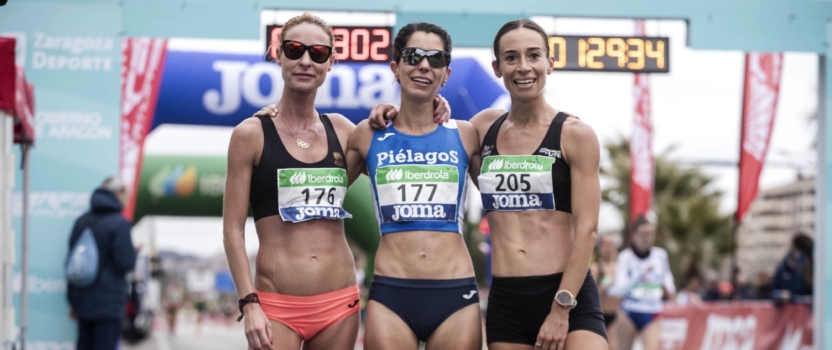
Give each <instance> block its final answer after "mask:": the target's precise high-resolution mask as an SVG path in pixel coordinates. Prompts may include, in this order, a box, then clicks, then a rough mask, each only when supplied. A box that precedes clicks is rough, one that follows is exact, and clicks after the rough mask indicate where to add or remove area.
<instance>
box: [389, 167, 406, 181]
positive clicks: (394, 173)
mask: <svg viewBox="0 0 832 350" xmlns="http://www.w3.org/2000/svg"><path fill="white" fill-rule="evenodd" d="M403 174H404V171H403V170H402V169H401V168H397V169H392V170H390V172H389V173H387V175H386V176H385V177H384V178H385V179H387V182H393V181H397V180H401V179H402V175H403Z"/></svg>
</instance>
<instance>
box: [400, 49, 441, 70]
mask: <svg viewBox="0 0 832 350" xmlns="http://www.w3.org/2000/svg"><path fill="white" fill-rule="evenodd" d="M401 52H402V61H403V62H404V63H406V64H407V65H410V66H416V65H419V63H420V62H422V59H423V58H427V59H428V63H429V64H430V66H431V67H433V68H445V67H447V66H448V64H450V63H451V54H449V53H447V52H445V51H442V50H422V49H419V48H415V47H405V48H403V49H402V51H401Z"/></svg>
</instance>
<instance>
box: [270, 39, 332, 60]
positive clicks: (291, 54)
mask: <svg viewBox="0 0 832 350" xmlns="http://www.w3.org/2000/svg"><path fill="white" fill-rule="evenodd" d="M280 49H281V50H282V51H283V54H284V55H286V58H288V59H290V60H298V59H300V58H301V57H303V53H304V52H306V51H309V59H311V60H312V62H315V63H324V62H326V61H327V60H328V59H329V56H332V46H327V45H304V44H301V43H300V42H297V41H294V40H283V42H282V43H281V44H280Z"/></svg>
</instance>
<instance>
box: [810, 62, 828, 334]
mask: <svg viewBox="0 0 832 350" xmlns="http://www.w3.org/2000/svg"><path fill="white" fill-rule="evenodd" d="M826 59H827V57H826V56H824V55H818V110H817V117H818V135H817V138H818V139H817V140H818V145H817V147H818V148H817V149H818V154H817V157H818V160H817V162H818V163H817V164H818V168H817V169H818V170H817V171H818V175H817V176H816V177H815V212H814V216H815V232H814V233H815V235H814V236H815V253H814V254H813V256H814V259H815V261H813V262H812V266H813V274H814V276H812V279H813V280H814V283H812V285H813V286H814V289H815V290H814V291H813V292H814V294H813V295H814V297H813V298H812V314H813V316H814V323H815V331H814V332H812V333H813V338H814V339H812V343H813V344H815V346H814V348H815V349H828V348H829V347H828V346H825V345H826V341H825V338H826V335H825V334H824V331H823V329H825V328H826V323H825V321H826V320H825V317H824V314H825V313H826V311H825V310H826V305H825V304H826V291H827V287H829V286H827V285H826V278H825V277H824V276H826V265H825V263H826V260H827V259H830V258H829V257H827V256H825V254H823V252H825V251H826V250H827V248H826V245H827V244H829V243H826V237H825V236H826V219H825V218H824V215H825V213H826V200H827V198H828V197H827V195H826V190H827V189H826V179H827V177H828V176H829V175H830V174H827V171H826V165H827V161H826V144H827V142H828V141H827V140H826V136H827V133H826V124H827V120H826V117H827V115H826V74H827V73H826Z"/></svg>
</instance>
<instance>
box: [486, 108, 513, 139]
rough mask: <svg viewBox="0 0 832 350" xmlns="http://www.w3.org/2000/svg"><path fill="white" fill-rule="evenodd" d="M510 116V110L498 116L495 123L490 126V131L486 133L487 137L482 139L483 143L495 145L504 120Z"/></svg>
mask: <svg viewBox="0 0 832 350" xmlns="http://www.w3.org/2000/svg"><path fill="white" fill-rule="evenodd" d="M506 118H508V112H506V113H505V114H503V115H502V116H500V117H499V118H497V120H495V121H494V123H492V124H491V126H490V127H488V132H486V133H485V137H484V138H483V139H482V145H483V146H485V145H489V146H492V147H493V146H494V145H495V144H496V143H497V134H498V133H499V132H500V126H502V125H503V122H505V121H506Z"/></svg>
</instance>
